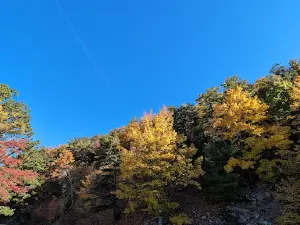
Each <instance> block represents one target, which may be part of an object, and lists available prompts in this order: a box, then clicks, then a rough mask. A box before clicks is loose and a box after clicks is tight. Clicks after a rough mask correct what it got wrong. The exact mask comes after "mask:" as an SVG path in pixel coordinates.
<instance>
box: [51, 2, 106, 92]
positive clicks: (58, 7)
mask: <svg viewBox="0 0 300 225" xmlns="http://www.w3.org/2000/svg"><path fill="white" fill-rule="evenodd" d="M55 4H56V8H57V10H58V11H59V13H60V15H61V17H62V19H63V20H64V21H65V23H66V24H67V26H68V28H69V30H70V31H71V32H72V34H73V35H74V37H75V39H76V40H77V42H78V43H79V45H80V47H81V48H82V50H83V52H84V54H85V55H86V57H87V58H88V60H89V61H90V62H91V63H92V64H93V66H94V68H95V70H96V72H97V75H99V76H100V77H101V78H102V80H103V81H104V83H105V85H107V86H108V87H111V85H110V82H109V80H108V79H107V77H106V76H105V75H104V74H103V72H102V71H101V69H100V68H99V66H98V64H97V62H96V60H95V59H94V57H93V55H92V54H91V52H90V51H89V49H88V48H87V46H86V44H85V42H84V41H83V40H82V38H81V37H80V35H79V33H78V32H77V30H76V28H75V27H74V25H73V23H72V22H71V20H70V19H69V18H68V16H67V14H66V13H65V11H64V9H63V8H62V7H61V5H60V4H59V0H55Z"/></svg>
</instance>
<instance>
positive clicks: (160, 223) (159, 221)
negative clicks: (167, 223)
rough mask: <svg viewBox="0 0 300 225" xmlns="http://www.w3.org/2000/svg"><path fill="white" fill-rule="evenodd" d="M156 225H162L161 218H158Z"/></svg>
mask: <svg viewBox="0 0 300 225" xmlns="http://www.w3.org/2000/svg"><path fill="white" fill-rule="evenodd" d="M157 225H163V217H162V216H159V217H158V224H157Z"/></svg>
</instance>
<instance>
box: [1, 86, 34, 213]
mask: <svg viewBox="0 0 300 225" xmlns="http://www.w3.org/2000/svg"><path fill="white" fill-rule="evenodd" d="M16 95H17V92H16V91H15V90H12V89H10V88H9V87H8V86H7V85H3V84H0V214H4V215H12V214H13V211H14V210H13V209H11V208H10V207H9V202H10V201H11V200H12V199H13V198H15V197H17V196H20V195H24V194H25V193H27V192H28V191H29V190H30V187H31V186H30V182H31V181H34V180H35V178H36V177H37V174H36V173H35V172H33V171H31V170H23V169H20V168H19V165H20V164H21V163H22V158H21V157H20V154H21V153H22V151H23V150H24V149H25V148H26V145H27V143H28V139H29V138H30V136H31V135H32V130H31V126H30V123H29V122H30V116H29V110H28V108H27V106H26V105H25V104H23V103H20V102H17V101H16V100H15V97H16Z"/></svg>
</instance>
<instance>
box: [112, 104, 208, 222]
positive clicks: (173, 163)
mask: <svg viewBox="0 0 300 225" xmlns="http://www.w3.org/2000/svg"><path fill="white" fill-rule="evenodd" d="M173 122H174V121H173V117H172V113H171V112H170V111H169V110H168V109H166V108H163V109H162V110H161V111H160V112H159V114H157V115H153V114H152V113H150V114H145V115H144V117H143V118H141V119H140V120H139V121H137V120H135V121H132V122H131V123H130V124H129V125H128V126H127V127H125V128H124V135H123V138H125V139H127V140H128V141H129V143H130V146H129V148H124V147H121V149H122V152H121V165H120V169H121V174H120V177H119V183H118V190H117V192H116V194H117V197H118V198H120V199H125V200H127V203H128V204H127V208H126V210H125V212H127V213H129V212H133V211H136V210H142V211H146V212H148V213H150V214H152V215H156V216H160V217H159V218H162V217H161V216H163V215H168V214H169V213H170V212H171V211H172V210H173V209H175V208H177V207H178V203H176V202H172V201H170V200H169V194H170V193H169V192H170V190H172V188H174V187H178V186H179V187H185V186H187V185H188V184H197V185H198V183H197V182H196V181H195V179H196V178H197V177H198V176H199V175H201V174H202V173H203V172H202V169H201V164H200V163H201V159H200V158H198V159H196V160H194V161H193V159H192V156H193V155H194V154H195V153H196V148H195V147H194V146H193V145H191V146H186V145H184V144H183V141H184V139H183V137H182V136H180V135H178V134H177V133H176V132H175V131H174V129H173ZM184 220H185V219H184ZM172 221H173V223H176V221H182V215H181V217H180V218H178V217H175V219H174V218H173V220H172ZM160 223H162V220H160ZM178 223H179V222H178Z"/></svg>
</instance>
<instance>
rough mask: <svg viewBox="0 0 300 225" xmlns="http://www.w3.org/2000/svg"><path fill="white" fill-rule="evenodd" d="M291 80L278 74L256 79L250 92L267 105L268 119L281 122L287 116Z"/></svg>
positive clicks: (288, 112)
mask: <svg viewBox="0 0 300 225" xmlns="http://www.w3.org/2000/svg"><path fill="white" fill-rule="evenodd" d="M291 88H292V82H291V81H289V80H287V79H285V78H284V77H282V76H279V75H270V76H267V77H264V78H260V79H258V80H257V81H256V82H255V84H254V86H253V90H252V93H253V94H254V95H256V96H258V98H259V99H261V100H262V101H263V102H264V103H266V104H267V105H269V110H268V119H270V120H271V121H274V122H280V123H283V122H284V121H285V120H286V119H287V117H288V116H289V114H290V112H291V110H290V104H291V100H290V90H291Z"/></svg>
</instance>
